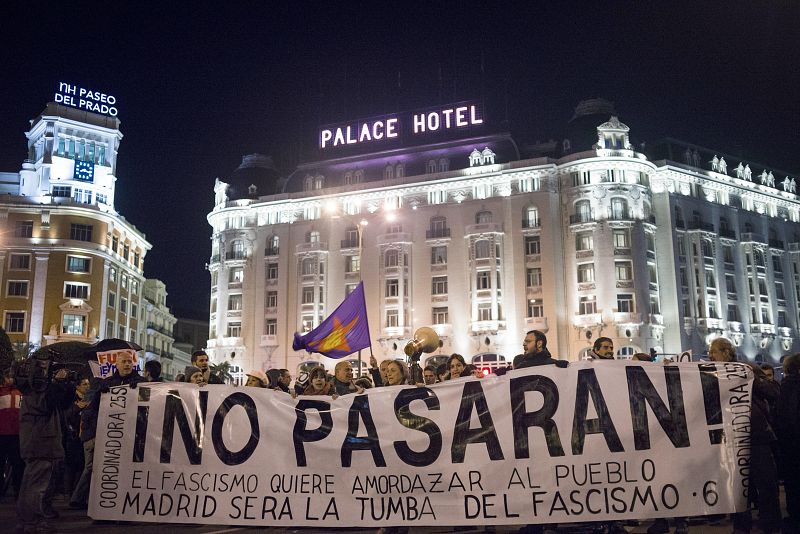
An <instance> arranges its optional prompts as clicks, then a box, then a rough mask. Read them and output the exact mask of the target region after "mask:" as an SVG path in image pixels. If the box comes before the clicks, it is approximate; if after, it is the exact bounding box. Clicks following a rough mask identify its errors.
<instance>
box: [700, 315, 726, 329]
mask: <svg viewBox="0 0 800 534" xmlns="http://www.w3.org/2000/svg"><path fill="white" fill-rule="evenodd" d="M697 328H699V329H701V330H704V331H722V330H724V329H725V321H724V320H722V319H718V318H716V317H698V318H697Z"/></svg>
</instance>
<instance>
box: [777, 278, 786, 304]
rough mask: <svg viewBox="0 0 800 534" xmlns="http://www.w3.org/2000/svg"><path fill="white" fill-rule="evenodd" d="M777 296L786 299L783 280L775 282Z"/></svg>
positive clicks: (779, 298)
mask: <svg viewBox="0 0 800 534" xmlns="http://www.w3.org/2000/svg"><path fill="white" fill-rule="evenodd" d="M775 298H776V299H778V300H785V299H786V294H785V293H784V291H783V282H775Z"/></svg>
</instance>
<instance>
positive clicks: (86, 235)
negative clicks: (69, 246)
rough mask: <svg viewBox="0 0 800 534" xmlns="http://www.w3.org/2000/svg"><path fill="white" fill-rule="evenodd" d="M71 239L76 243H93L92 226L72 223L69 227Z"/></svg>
mask: <svg viewBox="0 0 800 534" xmlns="http://www.w3.org/2000/svg"><path fill="white" fill-rule="evenodd" d="M69 238H70V239H73V240H75V241H91V240H92V225H91V224H75V223H72V224H71V225H70V227H69Z"/></svg>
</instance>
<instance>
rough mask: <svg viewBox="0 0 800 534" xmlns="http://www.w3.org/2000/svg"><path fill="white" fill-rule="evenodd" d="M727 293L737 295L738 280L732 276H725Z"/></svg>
mask: <svg viewBox="0 0 800 534" xmlns="http://www.w3.org/2000/svg"><path fill="white" fill-rule="evenodd" d="M725 291H727V292H728V293H730V294H731V295H736V279H735V278H734V276H733V275H732V274H726V275H725Z"/></svg>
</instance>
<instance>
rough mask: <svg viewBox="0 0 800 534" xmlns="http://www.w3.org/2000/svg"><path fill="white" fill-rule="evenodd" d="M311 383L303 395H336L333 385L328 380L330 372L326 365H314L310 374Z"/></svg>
mask: <svg viewBox="0 0 800 534" xmlns="http://www.w3.org/2000/svg"><path fill="white" fill-rule="evenodd" d="M308 381H309V384H308V386H307V387H306V389H305V391H303V395H335V394H336V392H335V391H333V386H332V385H331V383H330V382H328V373H327V372H326V371H325V368H324V367H314V368H313V369H312V370H311V372H310V373H309V374H308Z"/></svg>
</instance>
